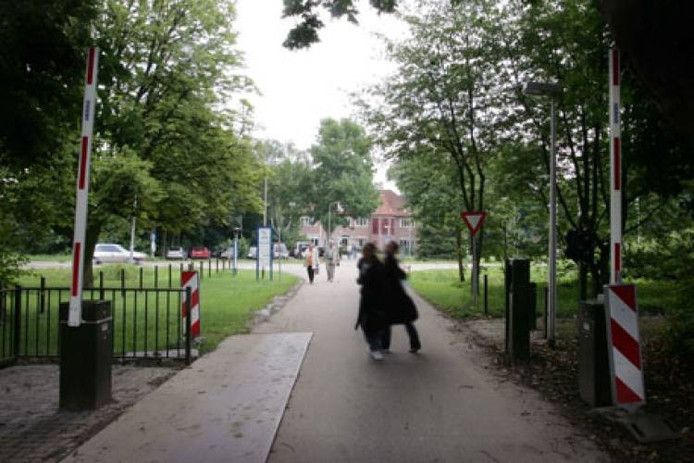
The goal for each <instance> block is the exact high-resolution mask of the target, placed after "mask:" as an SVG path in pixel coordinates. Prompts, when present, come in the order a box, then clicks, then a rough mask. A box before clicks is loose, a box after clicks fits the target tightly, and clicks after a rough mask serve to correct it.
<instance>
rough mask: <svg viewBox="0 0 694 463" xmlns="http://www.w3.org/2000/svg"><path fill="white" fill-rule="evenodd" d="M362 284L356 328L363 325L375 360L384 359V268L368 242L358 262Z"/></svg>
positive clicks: (359, 279)
mask: <svg viewBox="0 0 694 463" xmlns="http://www.w3.org/2000/svg"><path fill="white" fill-rule="evenodd" d="M357 268H358V269H359V278H357V283H358V284H359V285H361V299H360V301H359V317H358V318H357V323H356V325H355V326H354V329H357V328H358V327H360V326H361V329H362V331H363V332H364V338H365V339H366V342H367V343H368V344H369V351H370V354H371V357H372V358H373V359H374V360H383V355H382V354H381V349H382V348H383V330H384V329H385V327H386V319H385V308H384V305H383V285H384V276H385V274H384V268H383V264H382V263H381V261H380V260H378V257H377V256H376V246H375V245H374V244H373V243H367V244H366V245H364V249H363V250H362V258H361V259H359V261H358V262H357Z"/></svg>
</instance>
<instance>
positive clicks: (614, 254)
mask: <svg viewBox="0 0 694 463" xmlns="http://www.w3.org/2000/svg"><path fill="white" fill-rule="evenodd" d="M609 62H610V71H609V74H610V138H611V141H610V284H613V285H614V284H619V283H621V282H622V139H621V135H622V132H621V127H620V88H619V87H620V77H619V74H620V72H619V50H618V49H617V48H616V47H612V48H611V49H610V58H609Z"/></svg>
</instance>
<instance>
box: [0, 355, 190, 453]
mask: <svg viewBox="0 0 694 463" xmlns="http://www.w3.org/2000/svg"><path fill="white" fill-rule="evenodd" d="M176 371H177V370H175V369H172V368H151V367H136V366H122V365H114V366H113V399H114V400H113V402H112V403H110V404H109V405H106V406H105V407H102V408H101V409H99V410H96V411H92V412H64V411H60V410H58V374H59V368H58V365H23V366H13V367H9V368H5V369H2V370H0V461H1V462H10V461H11V462H34V461H48V462H53V461H60V460H61V459H62V458H63V457H64V456H66V455H67V454H68V452H70V451H71V450H73V449H75V448H77V447H78V446H79V445H80V444H81V443H82V442H84V441H86V440H87V439H88V438H89V437H91V436H93V435H94V434H95V433H96V432H98V431H99V430H101V429H102V428H103V427H105V426H106V425H107V424H108V423H110V422H111V421H113V420H114V419H115V418H116V417H118V416H119V415H120V414H121V413H122V412H123V411H125V410H126V409H127V408H128V407H130V406H131V405H133V404H134V403H135V402H137V401H138V400H140V399H141V398H142V397H143V396H145V395H146V394H148V393H149V392H150V391H152V390H154V389H155V388H157V387H158V386H159V385H160V384H162V383H163V382H164V381H166V380H167V379H168V378H169V377H171V376H172V375H173V374H174V373H175V372H176Z"/></svg>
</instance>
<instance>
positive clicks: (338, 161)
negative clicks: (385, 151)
mask: <svg viewBox="0 0 694 463" xmlns="http://www.w3.org/2000/svg"><path fill="white" fill-rule="evenodd" d="M311 157H312V162H313V165H314V168H313V170H312V172H311V184H310V185H308V187H307V191H310V195H311V198H310V204H311V206H312V208H313V213H312V215H313V216H314V217H316V218H319V219H320V221H321V223H322V224H323V226H324V227H325V228H326V230H327V227H328V211H329V209H330V208H332V209H331V210H332V213H331V218H332V220H331V228H333V229H334V228H335V227H336V226H337V225H339V224H340V223H341V222H343V221H342V220H341V219H339V218H338V217H337V216H336V215H335V211H336V206H335V205H334V203H336V202H339V203H340V204H341V205H342V207H343V210H344V213H345V215H346V216H351V217H368V216H369V215H370V214H371V213H372V212H373V211H374V210H375V209H376V207H377V206H378V192H377V191H376V189H375V187H374V185H373V171H374V168H373V161H372V158H371V140H370V139H369V138H368V137H367V136H366V133H365V132H364V129H363V128H362V127H361V126H359V125H358V124H357V123H355V122H353V121H351V120H349V119H342V120H340V121H336V120H333V119H324V120H322V121H321V125H320V129H319V131H318V138H317V140H316V144H315V145H313V146H312V147H311ZM330 232H332V230H328V233H330Z"/></svg>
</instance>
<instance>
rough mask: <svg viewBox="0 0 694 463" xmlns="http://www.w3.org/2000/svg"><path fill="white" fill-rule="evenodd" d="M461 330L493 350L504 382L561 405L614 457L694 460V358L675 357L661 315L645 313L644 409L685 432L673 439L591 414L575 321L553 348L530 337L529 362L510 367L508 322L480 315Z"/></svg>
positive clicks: (561, 324)
mask: <svg viewBox="0 0 694 463" xmlns="http://www.w3.org/2000/svg"><path fill="white" fill-rule="evenodd" d="M457 323H458V324H459V326H460V329H461V331H465V332H467V333H469V336H470V338H471V340H472V341H473V342H474V343H475V344H477V345H479V346H482V347H484V348H485V350H486V351H487V352H488V353H489V357H488V358H487V359H486V361H487V362H491V363H493V364H494V365H496V366H497V368H496V369H495V373H496V374H497V375H498V376H499V377H501V378H503V379H504V380H512V381H514V382H517V383H518V384H523V385H525V386H529V387H532V388H534V389H536V390H538V391H540V393H541V394H542V395H543V396H544V397H545V398H546V399H547V400H549V401H551V402H554V403H556V404H558V405H559V406H560V409H561V410H562V414H563V415H565V416H566V418H567V419H568V420H569V421H571V422H572V423H573V424H575V425H577V426H580V427H582V428H583V429H585V430H586V431H587V432H588V433H589V435H590V438H591V439H593V440H595V441H596V442H597V443H598V445H600V446H601V447H602V448H604V449H605V450H606V451H608V452H609V453H610V455H611V456H612V458H613V459H614V461H620V462H621V461H629V462H663V463H665V462H667V463H670V462H691V461H694V432H693V430H692V420H693V418H694V361H691V360H690V361H688V362H687V361H685V360H683V359H682V358H678V357H675V356H672V355H670V353H669V352H668V350H667V349H666V347H665V345H664V343H663V341H662V340H663V339H664V327H665V323H664V320H663V319H662V318H661V317H641V320H640V323H641V333H642V352H643V358H644V372H645V381H646V395H647V400H648V404H647V405H646V407H645V410H646V411H648V412H651V413H654V414H657V415H658V416H660V417H662V418H664V419H666V420H668V421H669V422H670V423H672V424H673V425H674V426H675V428H676V429H677V431H678V432H679V433H680V438H679V439H678V440H674V441H668V442H660V443H653V444H638V443H637V442H636V441H635V440H634V439H633V438H632V437H631V436H630V435H629V434H628V432H627V431H626V430H625V429H624V428H623V427H622V426H621V425H618V424H615V423H614V422H612V421H609V420H607V419H605V418H604V417H602V416H601V415H599V414H595V413H591V409H590V407H589V406H588V405H586V404H585V403H584V402H583V401H582V399H581V398H580V396H579V393H578V361H577V352H578V341H577V339H578V337H577V329H576V322H575V320H560V321H558V323H557V342H556V347H555V348H550V347H549V346H548V345H547V343H546V342H545V341H544V339H542V336H541V333H540V332H534V333H533V336H532V341H531V344H532V346H531V351H532V355H531V360H530V362H529V363H528V364H527V365H516V366H511V365H509V364H508V362H506V359H505V358H504V355H503V352H504V321H503V320H502V319H480V320H467V321H458V322H457Z"/></svg>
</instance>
